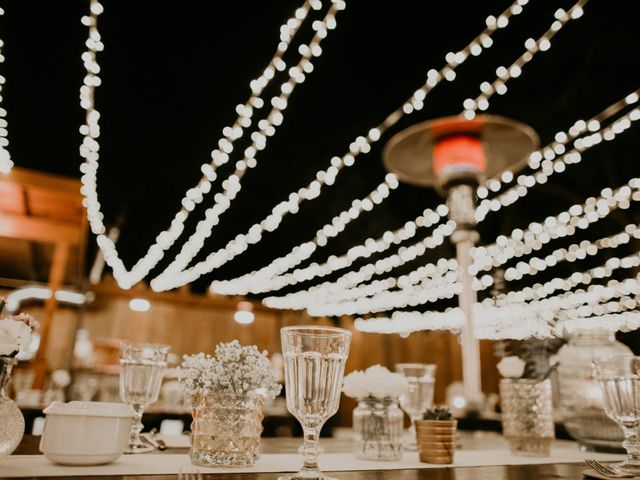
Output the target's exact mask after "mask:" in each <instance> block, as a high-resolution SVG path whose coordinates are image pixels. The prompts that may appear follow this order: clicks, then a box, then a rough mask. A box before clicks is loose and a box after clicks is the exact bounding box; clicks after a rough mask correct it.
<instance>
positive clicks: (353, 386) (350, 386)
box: [342, 370, 369, 398]
mask: <svg viewBox="0 0 640 480" xmlns="http://www.w3.org/2000/svg"><path fill="white" fill-rule="evenodd" d="M342 391H343V392H344V394H345V395H346V396H347V397H352V398H364V397H366V396H367V395H369V390H368V389H367V383H366V376H365V374H364V372H361V371H359V370H354V371H353V372H351V373H350V374H349V375H347V376H346V377H344V382H343V385H342Z"/></svg>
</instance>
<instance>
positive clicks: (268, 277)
mask: <svg viewBox="0 0 640 480" xmlns="http://www.w3.org/2000/svg"><path fill="white" fill-rule="evenodd" d="M584 4H586V1H579V2H578V3H576V5H574V7H573V8H572V9H571V10H570V11H569V13H567V12H565V11H564V10H562V9H560V10H558V11H557V12H556V18H557V20H556V21H554V22H553V24H552V26H551V27H550V28H549V30H548V31H547V32H546V33H545V34H544V35H542V36H541V37H540V38H539V39H538V41H537V42H536V41H533V40H532V42H533V44H531V42H529V41H527V42H525V48H526V50H525V54H523V55H522V56H521V57H520V58H523V57H524V58H526V59H527V60H526V61H525V62H524V63H527V62H528V61H530V60H531V59H532V58H533V56H534V55H535V54H536V53H537V52H539V51H546V50H548V48H549V46H550V43H549V40H550V39H551V37H553V35H555V33H557V32H558V31H559V30H560V29H561V28H562V27H563V26H564V25H565V24H566V23H567V22H569V21H570V20H572V19H576V18H579V17H580V16H582V13H583V10H582V6H583V5H584ZM504 18H505V17H504V16H500V17H498V19H496V18H495V17H493V16H490V17H488V18H487V25H488V26H496V25H498V26H500V27H504V26H506V25H507V23H506V21H505V19H504ZM468 49H469V51H470V52H474V51H475V52H476V53H477V54H479V53H480V52H481V51H479V50H474V47H473V46H472V47H470V48H468ZM467 53H468V52H466V51H465V50H463V51H462V52H458V54H454V53H451V52H450V53H449V54H447V56H446V60H447V61H448V62H449V65H450V66H451V67H455V66H457V65H459V63H462V62H463V61H464V60H465V59H466V58H467V56H466V55H467ZM472 54H473V53H472ZM524 63H523V64H522V66H523V65H524ZM500 68H503V67H500ZM498 72H500V69H498ZM434 75H435V74H434ZM449 77H451V75H449ZM503 77H504V76H503ZM434 78H437V79H438V80H439V79H440V77H436V76H434ZM454 78H455V77H454ZM509 78H511V77H508V78H507V77H504V78H503V80H500V82H501V85H503V87H504V83H505V82H507V81H508V80H509ZM448 79H451V80H452V78H448ZM485 83H487V82H485ZM483 85H484V84H483ZM494 93H498V94H504V93H506V87H504V89H503V88H498V89H493V90H491V91H490V92H489V91H488V92H487V93H486V95H485V97H484V100H483V101H484V102H485V103H486V104H487V107H488V100H489V98H490V97H491V96H492V95H493V94H494ZM565 138H566V140H565V141H569V139H570V138H569V137H568V136H566V134H565ZM381 185H384V183H383V184H381ZM378 188H379V187H378ZM374 193H375V191H374ZM378 203H380V202H373V203H372V202H369V203H368V204H363V207H364V209H365V210H371V209H373V208H374V206H375V205H376V204H378ZM446 208H447V207H446V205H444V204H443V205H440V206H438V207H437V208H436V211H438V212H440V211H441V210H444V213H442V214H440V215H439V217H436V219H435V221H437V220H439V219H440V218H442V217H444V216H446V214H447V210H446ZM354 209H355V206H354V205H352V207H351V209H349V210H347V211H344V212H341V213H340V214H339V215H337V216H336V217H334V219H333V220H332V221H331V223H328V224H327V225H325V226H324V227H323V228H322V229H321V230H319V231H318V233H317V234H316V238H315V239H314V240H312V241H311V242H306V243H304V244H301V245H298V246H296V247H294V248H293V249H292V250H291V252H290V253H289V254H287V255H285V256H284V257H280V258H278V259H276V260H274V261H272V262H271V263H270V264H269V265H267V266H265V267H263V268H261V269H260V270H257V271H253V272H250V273H248V274H245V275H243V276H241V277H238V278H236V279H232V280H229V281H224V282H213V283H212V285H211V288H212V291H215V292H217V293H227V294H231V293H233V294H246V293H248V292H253V293H263V292H266V291H271V290H277V289H279V288H282V287H283V286H286V285H292V284H295V283H298V282H300V281H305V280H310V279H311V278H314V277H316V276H325V275H328V274H329V273H332V272H333V271H336V270H338V269H342V268H346V267H348V266H350V265H351V264H352V263H353V262H354V261H355V260H356V259H357V258H362V257H365V258H366V257H367V256H370V255H371V254H373V253H378V252H380V251H384V250H386V249H387V248H389V247H391V246H392V245H394V244H397V243H400V242H401V241H404V240H406V239H407V238H411V237H412V236H414V235H415V232H416V230H417V228H416V227H418V226H430V225H433V222H429V221H428V220H425V219H427V218H432V217H433V215H434V213H433V211H432V210H429V211H427V210H425V213H424V214H423V215H420V216H419V217H418V218H416V220H414V221H413V222H407V224H405V226H403V227H402V228H401V229H398V230H396V231H395V232H392V231H388V232H385V234H384V235H383V237H381V238H380V239H378V240H373V239H368V240H367V241H366V242H365V244H364V245H361V246H357V247H354V248H352V249H350V250H349V252H348V253H347V254H346V255H344V256H342V257H332V258H330V259H329V261H328V262H327V263H326V264H324V265H317V264H312V265H311V266H309V267H307V268H306V269H299V270H297V271H296V272H294V273H293V274H289V275H287V276H286V277H285V278H278V277H279V276H281V275H282V274H283V273H284V272H286V271H287V270H290V269H291V268H294V267H295V266H296V265H299V264H300V263H302V262H303V261H304V260H307V259H309V258H310V257H311V255H312V254H313V253H314V252H315V251H316V250H317V247H322V246H324V245H326V243H327V242H326V240H327V238H328V237H331V236H336V235H337V234H338V233H339V232H341V231H342V230H344V228H345V226H346V224H347V223H349V222H350V221H352V220H353V219H355V218H357V217H358V216H359V213H357V214H354V213H353V210H354ZM356 211H357V210H356ZM360 211H362V209H361V210H360ZM327 234H329V235H327ZM438 236H439V232H437V233H435V237H436V238H437V237H438ZM436 245H437V244H436ZM418 248H420V247H418ZM305 270H307V271H309V270H312V271H313V272H312V273H311V275H309V274H307V273H306V272H305ZM276 278H277V279H276ZM274 279H275V280H274ZM249 283H252V284H253V285H249Z"/></svg>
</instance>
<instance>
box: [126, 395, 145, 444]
mask: <svg viewBox="0 0 640 480" xmlns="http://www.w3.org/2000/svg"><path fill="white" fill-rule="evenodd" d="M132 407H133V410H134V411H135V416H134V417H133V424H132V425H131V433H130V434H129V445H130V446H131V445H140V444H142V440H140V432H142V412H143V411H144V405H140V404H138V403H134V404H133V405H132Z"/></svg>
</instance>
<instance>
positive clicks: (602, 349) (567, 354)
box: [558, 330, 632, 451]
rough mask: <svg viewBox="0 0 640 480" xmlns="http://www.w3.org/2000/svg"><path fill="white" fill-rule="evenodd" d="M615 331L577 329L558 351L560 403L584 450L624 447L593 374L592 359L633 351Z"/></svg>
mask: <svg viewBox="0 0 640 480" xmlns="http://www.w3.org/2000/svg"><path fill="white" fill-rule="evenodd" d="M630 353H632V352H631V349H629V347H627V346H626V345H624V344H623V343H620V342H618V341H617V340H616V339H615V336H614V334H613V333H612V332H608V331H602V330H600V331H589V332H586V331H583V332H576V333H574V334H573V335H572V336H571V338H570V339H569V342H568V343H567V344H566V345H563V346H562V348H561V349H560V350H559V351H558V361H559V365H558V386H559V393H560V394H559V404H560V405H559V406H560V414H561V418H562V421H563V423H564V426H565V428H566V429H567V432H568V433H569V434H570V435H571V436H572V437H573V438H575V439H576V440H577V441H578V442H579V443H580V447H581V448H582V449H583V450H601V451H608V450H615V451H618V450H619V451H624V450H623V449H622V446H621V444H622V441H623V440H624V435H623V434H622V430H621V429H620V427H619V426H618V425H616V423H615V422H614V421H613V420H611V419H610V418H609V417H608V416H607V415H606V414H605V413H604V405H603V399H602V391H601V388H600V385H599V384H598V382H597V381H596V380H595V379H594V378H593V369H592V366H591V362H592V361H593V360H596V359H597V358H602V357H608V356H614V355H625V354H630Z"/></svg>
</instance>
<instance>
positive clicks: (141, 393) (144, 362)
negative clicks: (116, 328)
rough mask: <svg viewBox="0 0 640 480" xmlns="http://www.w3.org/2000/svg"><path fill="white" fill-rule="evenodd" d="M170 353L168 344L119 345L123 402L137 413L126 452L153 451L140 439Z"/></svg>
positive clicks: (157, 393)
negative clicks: (144, 414) (143, 415)
mask: <svg viewBox="0 0 640 480" xmlns="http://www.w3.org/2000/svg"><path fill="white" fill-rule="evenodd" d="M169 350H171V347H170V346H169V345H160V344H156V343H129V342H123V343H121V344H120V400H122V401H123V402H124V403H128V404H129V405H131V406H132V407H133V409H134V411H135V413H136V415H135V419H134V422H133V425H132V426H131V434H130V436H129V448H128V449H127V451H126V452H125V453H144V452H150V451H152V450H153V449H154V447H153V446H151V445H148V444H145V443H144V442H143V441H142V439H141V438H140V432H141V431H142V412H143V411H144V409H145V407H147V406H148V405H150V404H152V403H154V402H155V401H156V400H158V395H159V394H160V386H161V384H162V375H163V373H164V369H165V367H166V366H167V355H168V354H169Z"/></svg>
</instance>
